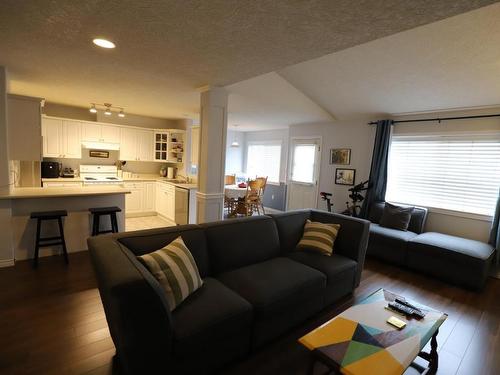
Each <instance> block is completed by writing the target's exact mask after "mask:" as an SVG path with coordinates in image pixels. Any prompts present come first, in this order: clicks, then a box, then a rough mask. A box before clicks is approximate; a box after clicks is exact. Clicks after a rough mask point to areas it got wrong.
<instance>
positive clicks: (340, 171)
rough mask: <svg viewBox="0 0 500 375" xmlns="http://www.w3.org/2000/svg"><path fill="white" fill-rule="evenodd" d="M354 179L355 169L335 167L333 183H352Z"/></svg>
mask: <svg viewBox="0 0 500 375" xmlns="http://www.w3.org/2000/svg"><path fill="white" fill-rule="evenodd" d="M355 179H356V170H355V169H345V168H337V169H335V184H337V185H350V186H352V185H354V181H355Z"/></svg>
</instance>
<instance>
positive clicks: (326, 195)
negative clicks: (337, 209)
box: [319, 191, 333, 212]
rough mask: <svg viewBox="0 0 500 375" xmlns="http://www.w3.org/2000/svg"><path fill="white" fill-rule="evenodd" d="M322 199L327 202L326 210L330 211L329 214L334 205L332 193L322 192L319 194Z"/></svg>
mask: <svg viewBox="0 0 500 375" xmlns="http://www.w3.org/2000/svg"><path fill="white" fill-rule="evenodd" d="M319 195H320V197H321V199H323V200H324V201H326V208H327V210H328V212H332V207H333V203H332V198H331V197H332V193H325V192H324V191H322V192H321V193H319Z"/></svg>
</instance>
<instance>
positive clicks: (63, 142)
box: [42, 118, 82, 159]
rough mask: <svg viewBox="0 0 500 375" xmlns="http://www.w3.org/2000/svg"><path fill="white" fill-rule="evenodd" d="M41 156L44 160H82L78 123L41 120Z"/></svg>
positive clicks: (79, 126) (51, 119)
mask: <svg viewBox="0 0 500 375" xmlns="http://www.w3.org/2000/svg"><path fill="white" fill-rule="evenodd" d="M42 137H43V156H44V157H46V158H67V159H81V158H82V140H81V123H80V122H79V121H70V120H59V119H53V118H43V119H42Z"/></svg>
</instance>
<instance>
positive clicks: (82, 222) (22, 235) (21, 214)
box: [0, 185, 130, 260]
mask: <svg viewBox="0 0 500 375" xmlns="http://www.w3.org/2000/svg"><path fill="white" fill-rule="evenodd" d="M129 193H130V190H128V189H126V188H124V187H122V186H117V185H114V186H85V187H75V188H73V187H62V188H57V187H51V188H41V187H40V188H38V187H30V188H14V189H12V190H11V191H10V192H7V193H3V194H0V203H1V205H2V206H3V207H5V208H8V209H9V211H10V216H11V220H10V225H11V231H12V236H11V238H12V248H13V249H12V253H13V258H14V259H15V260H21V259H29V258H32V257H33V254H34V244H35V234H36V222H35V220H33V219H30V214H31V213H32V212H38V211H55V210H66V211H67V212H68V216H67V217H65V218H64V222H63V226H64V235H65V238H66V246H67V249H68V252H77V251H82V250H86V249H87V238H88V237H90V235H91V233H92V218H91V214H90V212H89V208H97V207H111V206H116V207H119V208H120V209H121V210H122V212H119V213H118V214H117V219H118V230H119V231H123V230H124V229H125V216H124V213H125V195H126V194H129ZM106 219H108V218H106ZM106 219H103V220H102V222H101V227H102V229H110V222H109V219H108V220H106ZM57 233H58V230H57V221H56V220H53V221H48V222H46V223H44V228H42V235H43V237H51V236H54V235H56V234H57ZM59 253H60V246H56V247H54V248H50V247H48V248H42V249H41V250H40V257H42V256H47V255H54V254H59Z"/></svg>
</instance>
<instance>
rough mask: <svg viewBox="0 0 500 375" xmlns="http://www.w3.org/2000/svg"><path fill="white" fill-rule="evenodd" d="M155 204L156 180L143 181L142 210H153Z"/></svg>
mask: <svg viewBox="0 0 500 375" xmlns="http://www.w3.org/2000/svg"><path fill="white" fill-rule="evenodd" d="M155 206H156V182H144V197H143V210H144V211H145V212H154V211H155Z"/></svg>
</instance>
